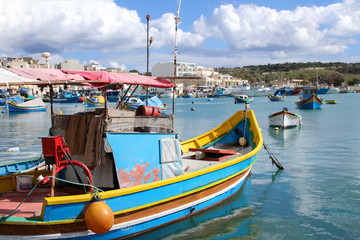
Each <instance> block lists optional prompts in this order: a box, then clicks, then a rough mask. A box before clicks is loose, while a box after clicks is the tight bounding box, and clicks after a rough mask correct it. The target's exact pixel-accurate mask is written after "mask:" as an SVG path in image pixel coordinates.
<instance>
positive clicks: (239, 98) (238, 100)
mask: <svg viewBox="0 0 360 240" xmlns="http://www.w3.org/2000/svg"><path fill="white" fill-rule="evenodd" d="M234 99H235V104H236V103H244V102H246V100H248V99H249V101H250V102H252V101H254V98H253V97H249V96H248V95H237V96H235V97H234Z"/></svg>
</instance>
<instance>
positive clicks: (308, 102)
mask: <svg viewBox="0 0 360 240" xmlns="http://www.w3.org/2000/svg"><path fill="white" fill-rule="evenodd" d="M295 104H296V106H297V107H298V108H300V109H319V108H321V105H322V101H321V99H319V98H318V97H317V96H310V97H308V98H304V99H302V100H299V101H297V102H295Z"/></svg>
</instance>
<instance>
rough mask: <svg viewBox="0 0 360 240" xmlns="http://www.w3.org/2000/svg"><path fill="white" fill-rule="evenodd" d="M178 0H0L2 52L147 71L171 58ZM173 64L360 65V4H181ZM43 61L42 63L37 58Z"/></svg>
mask: <svg viewBox="0 0 360 240" xmlns="http://www.w3.org/2000/svg"><path fill="white" fill-rule="evenodd" d="M178 4H179V0H162V1H159V0H152V1H149V0H127V1H125V0H86V1H85V0H76V1H75V0H61V1H57V0H32V1H28V0H0V32H1V37H0V55H1V56H2V57H23V56H24V57H28V56H30V57H33V58H35V59H41V57H40V55H41V53H42V52H45V51H46V52H50V53H51V57H50V58H49V61H50V63H52V64H56V63H59V62H61V61H63V60H65V59H70V58H71V59H79V60H80V62H82V63H84V64H88V63H90V62H96V63H99V64H100V65H102V66H105V67H118V68H123V69H127V70H131V69H137V70H139V71H140V72H145V71H146V15H147V14H149V15H150V16H151V19H150V36H152V37H154V42H153V44H152V45H151V47H150V64H149V65H150V66H149V67H150V70H151V67H152V65H154V64H156V63H158V62H168V61H173V59H174V31H175V30H174V28H175V27H174V15H175V14H176V11H177V9H178ZM180 18H181V23H180V25H179V28H178V56H177V60H178V61H184V62H191V63H196V64H197V65H199V66H206V67H241V66H246V65H258V64H268V63H282V62H309V61H310V62H311V61H322V62H334V61H341V62H349V63H351V62H359V61H360V44H359V40H360V3H359V1H358V0H288V1H282V0H239V1H227V0H218V1H215V0H207V1H204V0H192V1H189V0H182V2H181V8H180ZM41 61H43V59H41Z"/></svg>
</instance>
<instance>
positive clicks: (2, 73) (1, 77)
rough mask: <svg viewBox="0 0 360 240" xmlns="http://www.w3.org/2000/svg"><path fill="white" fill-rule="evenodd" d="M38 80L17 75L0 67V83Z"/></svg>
mask: <svg viewBox="0 0 360 240" xmlns="http://www.w3.org/2000/svg"><path fill="white" fill-rule="evenodd" d="M18 82H38V80H36V79H32V78H26V77H22V76H19V75H17V74H15V73H13V72H10V71H8V70H6V69H5V68H0V83H4V85H6V83H18Z"/></svg>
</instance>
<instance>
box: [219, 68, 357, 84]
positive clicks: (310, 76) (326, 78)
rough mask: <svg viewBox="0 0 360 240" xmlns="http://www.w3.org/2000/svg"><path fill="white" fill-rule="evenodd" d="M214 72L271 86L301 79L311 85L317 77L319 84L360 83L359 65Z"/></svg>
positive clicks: (231, 69)
mask: <svg viewBox="0 0 360 240" xmlns="http://www.w3.org/2000/svg"><path fill="white" fill-rule="evenodd" d="M215 70H216V71H218V72H219V73H222V74H230V75H232V76H234V77H236V78H242V79H247V80H249V81H250V82H253V83H254V82H262V81H263V82H265V83H266V84H272V83H274V80H278V81H279V80H284V79H301V80H304V84H308V85H311V84H315V83H316V76H318V83H319V84H328V85H334V86H342V85H348V86H353V85H354V84H359V83H360V63H342V62H330V63H322V62H308V63H288V62H287V63H278V64H267V65H249V66H244V67H235V68H224V67H222V68H216V69H215Z"/></svg>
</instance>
